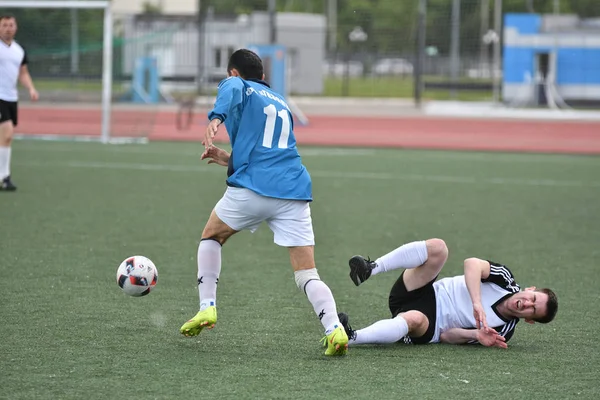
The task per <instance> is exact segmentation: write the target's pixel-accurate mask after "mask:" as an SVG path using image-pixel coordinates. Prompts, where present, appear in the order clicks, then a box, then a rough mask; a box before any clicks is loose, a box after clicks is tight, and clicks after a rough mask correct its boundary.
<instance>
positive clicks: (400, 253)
mask: <svg viewBox="0 0 600 400" xmlns="http://www.w3.org/2000/svg"><path fill="white" fill-rule="evenodd" d="M426 261H427V244H425V241H420V242H411V243H407V244H404V245H402V246H400V247H398V248H397V249H396V250H392V251H391V252H389V253H387V254H386V255H384V256H381V257H379V258H378V259H377V260H375V263H377V266H376V267H375V268H373V271H371V275H377V274H379V273H381V272H386V271H392V270H394V269H398V268H405V269H410V268H416V267H418V266H421V265H423V264H425V262H426Z"/></svg>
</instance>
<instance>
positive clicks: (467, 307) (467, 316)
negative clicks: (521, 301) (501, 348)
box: [430, 261, 521, 343]
mask: <svg viewBox="0 0 600 400" xmlns="http://www.w3.org/2000/svg"><path fill="white" fill-rule="evenodd" d="M433 288H434V290H435V301H436V311H437V315H436V320H435V333H434V334H433V339H432V340H431V342H430V343H438V342H439V341H440V335H441V334H442V332H445V331H447V330H448V329H451V328H463V329H470V328H473V329H474V328H475V317H473V302H472V301H471V296H469V290H468V289H467V284H466V283H465V276H464V275H459V276H455V277H452V278H444V279H440V280H439V281H436V282H434V283H433ZM520 290H521V289H520V287H519V285H518V284H517V283H516V282H515V279H514V277H513V274H512V273H511V272H510V270H509V269H508V268H506V266H504V265H501V264H497V263H494V262H491V261H490V276H489V277H488V278H487V279H483V280H482V281H481V303H482V305H483V308H484V310H485V316H486V320H487V323H488V326H489V327H492V328H494V329H496V331H498V332H499V333H500V335H502V336H504V337H505V338H506V340H507V341H508V340H509V339H510V338H511V337H512V335H513V333H514V329H515V326H516V325H517V322H519V319H518V318H516V319H512V320H507V319H505V318H504V317H503V316H502V315H500V313H499V312H498V311H497V306H498V304H499V303H500V302H501V301H502V300H504V299H505V298H507V297H510V296H512V295H513V294H515V293H517V292H519V291H520Z"/></svg>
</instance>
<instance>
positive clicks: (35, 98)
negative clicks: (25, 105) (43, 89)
mask: <svg viewBox="0 0 600 400" xmlns="http://www.w3.org/2000/svg"><path fill="white" fill-rule="evenodd" d="M29 97H31V101H38V99H39V98H40V95H39V93H38V92H37V90H35V89H33V88H31V89H29Z"/></svg>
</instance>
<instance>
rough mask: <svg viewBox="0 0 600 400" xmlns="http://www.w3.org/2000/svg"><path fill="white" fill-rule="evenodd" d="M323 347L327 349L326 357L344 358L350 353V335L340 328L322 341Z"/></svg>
mask: <svg viewBox="0 0 600 400" xmlns="http://www.w3.org/2000/svg"><path fill="white" fill-rule="evenodd" d="M321 343H322V344H323V347H326V348H327V349H326V350H325V355H326V356H344V355H346V353H348V335H347V334H346V331H344V328H342V327H341V326H338V327H337V328H335V329H334V330H333V332H331V333H330V334H329V335H327V336H324V337H323V339H321Z"/></svg>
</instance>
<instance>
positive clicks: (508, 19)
mask: <svg viewBox="0 0 600 400" xmlns="http://www.w3.org/2000/svg"><path fill="white" fill-rule="evenodd" d="M504 26H505V27H507V28H516V29H517V30H518V31H519V33H520V34H521V35H533V34H536V33H539V31H540V28H541V26H542V17H541V16H539V15H536V14H506V15H505V16H504Z"/></svg>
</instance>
